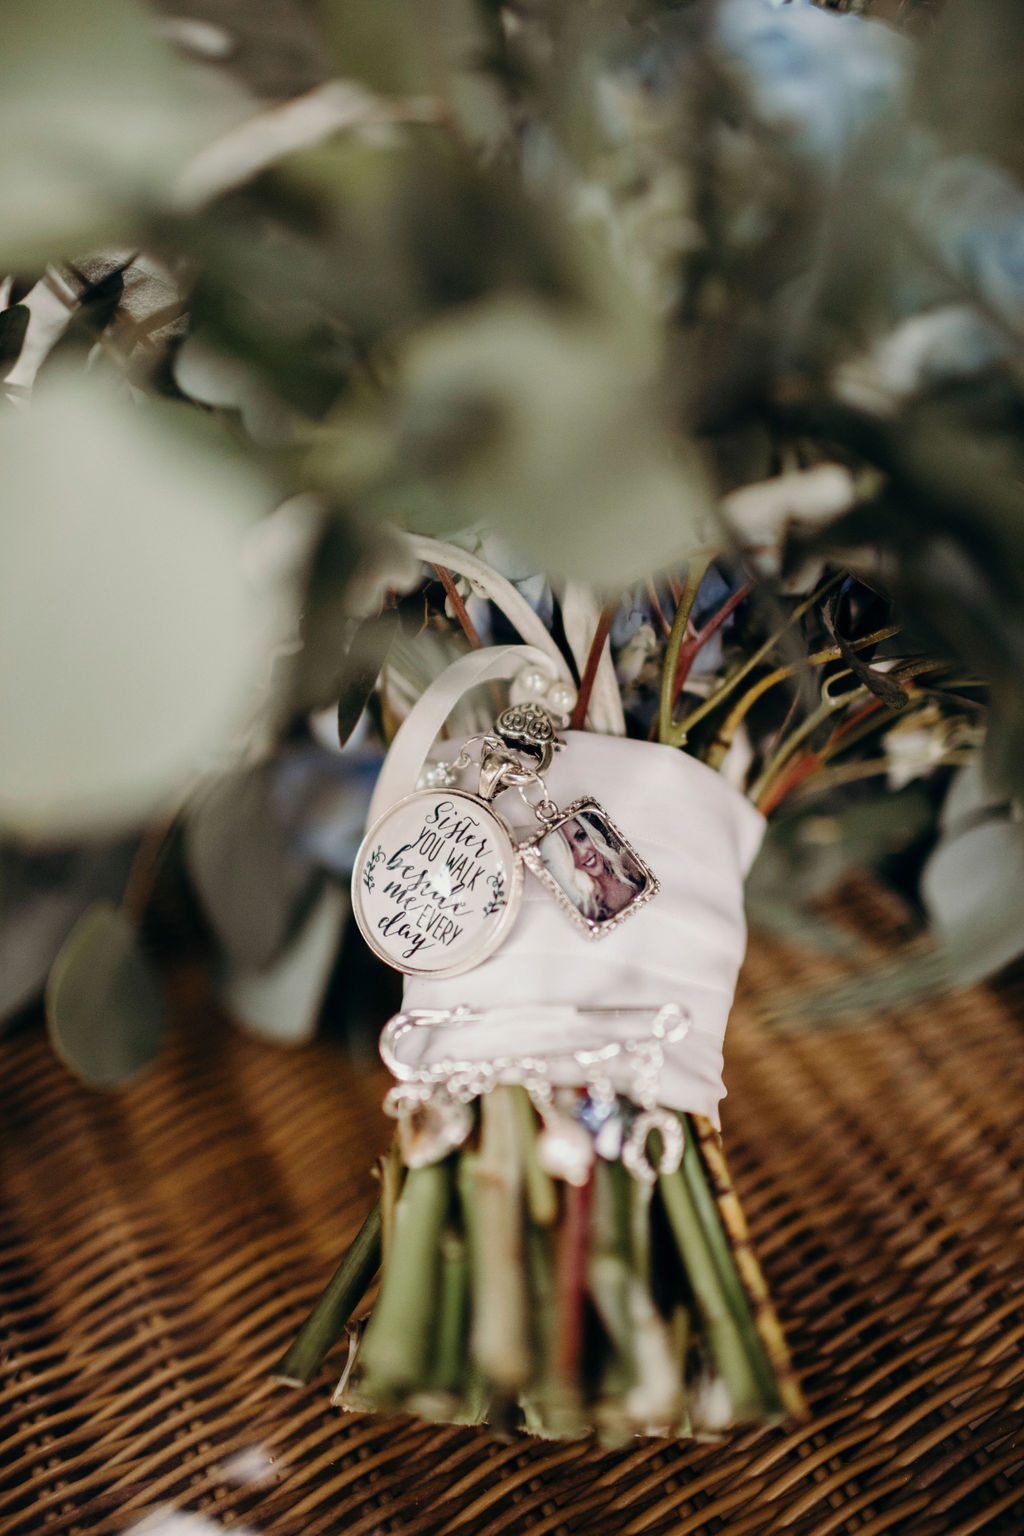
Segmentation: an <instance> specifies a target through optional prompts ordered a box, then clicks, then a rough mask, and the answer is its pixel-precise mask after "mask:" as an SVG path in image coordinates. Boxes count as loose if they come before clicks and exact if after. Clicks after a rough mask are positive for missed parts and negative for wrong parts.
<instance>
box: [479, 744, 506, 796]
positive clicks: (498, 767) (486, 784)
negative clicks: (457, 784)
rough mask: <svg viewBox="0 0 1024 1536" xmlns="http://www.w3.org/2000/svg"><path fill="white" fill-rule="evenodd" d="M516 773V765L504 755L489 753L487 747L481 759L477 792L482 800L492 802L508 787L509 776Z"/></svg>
mask: <svg viewBox="0 0 1024 1536" xmlns="http://www.w3.org/2000/svg"><path fill="white" fill-rule="evenodd" d="M514 771H515V763H514V762H512V760H511V759H510V758H509V757H508V756H507V755H506V754H505V753H504V752H495V751H488V750H487V749H486V747H485V749H484V751H483V753H482V754H481V757H480V777H479V779H478V780H477V787H476V792H477V794H478V795H479V796H480V799H481V800H486V801H488V802H490V801H491V800H493V799H494V797H495V795H496V794H498V793H499V792H500V791H501V790H502V789H505V788H507V786H508V776H509V773H510V772H514Z"/></svg>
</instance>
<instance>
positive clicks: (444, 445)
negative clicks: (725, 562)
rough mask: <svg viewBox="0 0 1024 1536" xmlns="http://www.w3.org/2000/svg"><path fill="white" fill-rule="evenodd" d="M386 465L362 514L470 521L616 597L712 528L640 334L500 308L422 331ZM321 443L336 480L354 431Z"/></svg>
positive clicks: (533, 306) (515, 304) (345, 469)
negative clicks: (662, 411)
mask: <svg viewBox="0 0 1024 1536" xmlns="http://www.w3.org/2000/svg"><path fill="white" fill-rule="evenodd" d="M391 430H392V434H393V437H392V443H393V449H392V451H393V468H392V470H391V472H390V473H389V474H387V475H385V476H384V477H383V480H382V482H381V484H380V485H379V487H377V488H375V489H371V490H370V491H369V492H368V493H367V494H366V495H365V497H364V500H363V503H362V505H363V507H364V510H366V511H367V512H368V513H371V514H373V515H376V516H378V517H380V518H382V519H383V518H388V519H397V520H401V521H403V522H405V523H406V525H407V526H410V527H412V528H414V529H416V530H417V531H419V532H424V533H430V534H450V533H451V532H453V531H454V530H456V529H458V528H460V527H465V526H467V525H469V524H474V523H478V522H479V523H483V524H485V525H486V526H488V527H490V528H493V529H495V530H496V531H498V532H500V533H504V534H506V535H508V536H509V537H510V538H513V539H514V540H515V542H516V543H517V545H520V546H522V547H524V548H525V549H527V550H528V551H529V552H530V553H531V554H533V555H534V556H535V557H536V559H537V562H538V564H539V565H540V566H542V567H544V568H545V569H550V570H554V571H561V572H571V573H573V574H574V575H576V576H578V577H579V578H580V579H586V580H589V581H592V582H593V583H595V584H597V585H599V586H601V585H607V586H614V587H615V588H616V590H619V589H621V587H622V586H623V585H624V584H625V583H627V582H628V581H629V580H631V579H633V578H634V577H636V576H638V575H640V574H643V573H646V572H648V571H650V570H653V569H657V568H658V567H660V566H666V565H670V564H673V563H677V562H678V561H680V560H681V559H682V558H684V557H685V555H686V554H687V552H688V551H689V550H691V549H692V548H693V547H694V546H696V545H698V544H700V543H701V542H704V541H706V540H707V538H708V537H709V536H710V534H711V533H712V531H713V509H712V503H711V498H710V492H709V488H708V482H707V478H706V475H705V471H704V468H703V466H702V464H701V461H700V459H699V456H698V455H697V452H696V450H695V449H694V448H693V446H692V445H690V444H688V443H686V442H685V441H679V442H677V441H673V440H672V439H670V437H669V435H668V433H667V432H665V431H663V430H662V427H661V425H660V422H659V401H658V398H657V394H656V391H655V389H654V385H653V380H652V377H651V365H650V358H649V355H648V353H647V350H646V346H645V343H644V339H643V336H642V335H639V336H634V335H632V334H631V333H630V332H628V331H627V330H624V329H619V328H618V327H617V326H613V325H611V324H610V323H606V322H604V321H601V320H598V319H596V318H590V319H585V318H580V317H578V316H570V315H568V314H566V313H563V312H561V311H559V310H557V309H554V308H548V307H545V306H543V305H541V304H539V303H537V302H535V301H532V300H526V299H515V298H500V299H496V300H492V301H490V302H488V303H485V304H481V305H477V306H472V307H468V308H466V309H463V310H461V311H460V312H458V313H457V314H455V315H453V316H451V317H450V318H446V319H444V320H442V321H438V322H435V323H434V324H433V325H430V326H427V327H424V328H423V329H422V330H421V331H420V332H419V333H418V334H417V335H416V336H415V338H414V339H413V340H412V341H411V342H410V344H409V345H408V347H407V348H406V351H405V355H404V358H403V363H402V368H401V374H400V389H399V396H398V403H397V406H396V408H395V413H394V416H393V419H392V423H391ZM338 432H339V436H338V438H337V440H336V441H335V443H334V444H333V445H332V444H331V442H330V440H329V439H327V440H326V441H325V442H324V443H323V445H322V448H321V456H320V460H319V462H320V465H321V467H322V470H323V472H324V473H325V476H326V477H327V478H328V481H329V482H330V481H332V480H333V481H334V483H335V484H341V485H345V484H346V483H347V477H348V475H349V473H350V469H351V464H350V459H349V454H350V452H351V446H352V437H351V435H350V423H349V422H348V420H347V419H346V417H345V416H344V415H342V416H341V417H340V419H339V421H338Z"/></svg>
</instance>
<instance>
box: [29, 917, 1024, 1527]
mask: <svg viewBox="0 0 1024 1536" xmlns="http://www.w3.org/2000/svg"><path fill="white" fill-rule="evenodd" d="M876 915H877V917H879V918H883V917H884V916H885V914H884V913H882V912H879V913H877V914H876ZM801 967H802V969H801ZM809 974H810V970H809V967H808V965H807V963H806V962H802V963H801V962H797V961H796V960H795V958H794V956H793V955H792V954H789V955H787V954H784V953H782V952H780V950H779V949H778V948H777V947H767V946H765V945H764V944H762V943H754V944H753V946H752V948H751V953H750V956H749V958H748V963H747V966H746V969H745V972H744V979H743V990H742V997H741V1003H740V1006H739V1008H738V1010H737V1014H736V1017H735V1020H734V1024H733V1026H732V1027H731V1029H730V1037H729V1047H728V1081H729V1085H730V1097H729V1100H728V1104H727V1114H726V1118H725V1136H726V1147H727V1150H728V1152H729V1155H730V1162H731V1166H732V1172H733V1176H734V1179H735V1182H736V1185H737V1188H738V1190H739V1193H740V1196H741V1198H742V1199H743V1202H744V1205H745V1209H746V1213H747V1217H748V1220H749V1222H750V1226H751V1229H752V1234H753V1237H754V1241H755V1244H756V1246H757V1249H758V1251H759V1254H760V1257H761V1259H762V1262H763V1264H764V1268H765V1270H766V1273H767V1276H768V1279H769V1282H770V1283H771V1285H772V1287H773V1289H774V1293H775V1296H776V1300H777V1302H778V1305H779V1310H780V1313H781V1315H782V1318H783V1321H784V1323H785V1324H786V1326H787V1329H788V1334H789V1338H790V1343H791V1344H792V1346H793V1349H794V1353H795V1357H796V1364H797V1368H798V1370H799V1372H800V1374H801V1376H802V1379H803V1382H804V1385H805V1388H806V1390H807V1393H808V1396H809V1398H810V1401H811V1405H812V1409H813V1412H814V1417H813V1419H812V1421H811V1422H810V1423H809V1424H807V1425H805V1426H802V1427H800V1428H799V1429H796V1430H793V1431H791V1432H789V1433H785V1432H782V1431H772V1432H768V1433H760V1434H757V1435H754V1434H750V1435H745V1436H738V1437H735V1438H733V1439H731V1440H730V1441H729V1442H728V1443H726V1444H723V1445H699V1446H698V1445H690V1444H679V1445H676V1444H668V1445H666V1444H664V1443H660V1442H658V1443H656V1442H642V1441H638V1442H637V1443H636V1445H635V1446H634V1447H633V1448H630V1449H628V1450H623V1451H615V1452H605V1451H600V1450H595V1449H592V1448H589V1447H581V1446H579V1445H572V1444H570V1445H566V1444H558V1445H551V1444H545V1443H540V1442H519V1443H517V1444H513V1445H499V1444H495V1443H494V1442H492V1441H491V1440H490V1439H489V1438H488V1437H487V1436H486V1435H485V1434H483V1433H482V1432H479V1431H476V1430H461V1429H450V1428H446V1429H432V1428H430V1427H428V1426H425V1425H422V1424H420V1423H416V1422H413V1421H411V1420H408V1419H396V1420H390V1421H389V1420H379V1419H374V1418H366V1417H361V1416H353V1417H344V1416H340V1415H339V1414H338V1412H337V1411H336V1410H334V1409H332V1408H330V1406H329V1405H328V1397H329V1393H330V1376H329V1374H328V1373H327V1372H325V1374H324V1376H323V1377H322V1378H321V1380H320V1381H319V1382H318V1383H317V1384H315V1386H314V1387H312V1388H310V1389H308V1390H307V1391H304V1392H301V1393H291V1392H288V1391H287V1390H286V1389H282V1388H275V1387H270V1386H268V1385H267V1384H266V1382H265V1380H264V1372H265V1371H266V1369H267V1368H268V1367H269V1366H270V1365H271V1364H272V1362H273V1361H274V1359H275V1358H276V1357H277V1355H278V1354H279V1352H280V1350H281V1349H282V1347H283V1346H284V1344H285V1343H286V1342H287V1341H288V1340H289V1338H290V1336H291V1334H292V1331H293V1329H294V1328H295V1326H296V1325H297V1323H298V1322H299V1321H300V1320H301V1317H302V1315H303V1313H304V1310H305V1308H306V1307H307V1306H308V1305H309V1304H310V1303H311V1302H312V1300H313V1299H314V1297H315V1295H316V1294H317V1292H318V1289H319V1287H320V1286H321V1284H322V1282H323V1281H324V1279H325V1278H326V1275H327V1274H328V1273H329V1272H330V1270H331V1269H332V1268H333V1265H334V1263H335V1261H336V1258H337V1255H338V1252H339V1251H340V1249H341V1247H342V1246H343V1244H344V1243H345V1242H346V1241H347V1239H348V1238H349V1237H350V1236H351V1235H352V1234H353V1233H354V1231H355V1229H356V1227H357V1226H358V1224H359V1221H360V1219H361V1216H362V1214H363V1212H364V1210H365V1207H366V1205H367V1204H368V1203H369V1201H370V1199H371V1198H372V1185H371V1182H370V1179H369V1177H368V1174H367V1172H366V1169H367V1165H368V1164H369V1162H370V1160H371V1158H372V1157H373V1155H374V1154H375V1152H376V1151H377V1150H378V1149H379V1148H380V1147H381V1146H383V1145H384V1143H385V1140H386V1137H387V1134H388V1128H387V1125H386V1122H385V1121H384V1120H383V1117H382V1116H381V1115H380V1112H379V1109H378V1100H379V1094H380V1090H381V1086H382V1084H381V1080H380V1077H379V1076H378V1075H377V1074H376V1072H374V1071H371V1070H369V1069H363V1070H360V1069H358V1068H355V1067H353V1066H351V1065H350V1064H349V1063H348V1062H347V1061H346V1060H345V1058H344V1057H342V1056H341V1055H340V1053H338V1052H337V1051H336V1050H335V1049H334V1048H332V1047H331V1046H330V1045H326V1044H325V1045H319V1046H316V1047H314V1048H312V1049H310V1050H306V1051H303V1052H300V1053H296V1054H282V1053H280V1052H279V1051H276V1050H274V1049H272V1048H269V1047H262V1046H259V1045H256V1044H254V1043H252V1042H249V1041H245V1040H243V1039H242V1038H241V1037H239V1036H237V1035H235V1034H234V1033H233V1032H231V1031H230V1030H228V1029H227V1028H225V1027H222V1026H221V1025H220V1024H219V1023H215V1022H214V1021H212V1020H211V1018H210V1016H209V1013H208V1011H207V1009H206V1008H205V1005H204V1003H203V999H202V995H201V993H200V992H199V990H198V988H196V987H194V986H193V987H191V988H190V987H189V986H187V985H186V986H183V988H182V997H181V999H180V1003H181V1014H182V1017H183V1020H184V1023H183V1027H182V1036H183V1038H182V1040H181V1043H180V1046H179V1048H178V1051H177V1053H176V1054H175V1055H173V1057H172V1058H171V1059H169V1060H168V1061H167V1063H166V1065H165V1066H164V1067H163V1068H162V1070H161V1071H160V1072H159V1073H158V1074H156V1075H155V1076H153V1077H152V1078H151V1079H149V1080H148V1081H147V1082H145V1083H143V1084H141V1085H140V1086H138V1087H137V1088H135V1089H134V1090H132V1091H131V1092H130V1093H128V1094H127V1095H125V1096H124V1097H121V1098H117V1099H110V1098H106V1097H103V1096H100V1095H96V1094H92V1093H89V1092H87V1091H84V1090H82V1089H79V1088H77V1087H76V1086H75V1085H74V1084H73V1083H72V1082H71V1081H70V1080H69V1079H68V1077H67V1076H66V1074H65V1073H64V1072H63V1071H62V1070H61V1069H60V1068H59V1067H58V1066H56V1065H55V1064H54V1062H53V1061H52V1059H51V1057H50V1056H49V1054H48V1051H47V1049H46V1047H45V1046H44V1044H43V1042H42V1041H41V1040H39V1039H38V1038H36V1037H32V1036H24V1037H21V1038H18V1039H15V1040H13V1041H9V1042H7V1043H6V1044H5V1045H4V1046H3V1047H2V1051H0V1055H2V1074H0V1096H2V1102H3V1133H2V1134H3V1140H2V1142H0V1146H2V1148H3V1152H2V1220H3V1243H4V1257H3V1281H2V1285H3V1317H2V1322H3V1352H2V1356H0V1371H2V1378H0V1379H2V1399H0V1403H2V1413H3V1457H2V1461H0V1532H3V1533H4V1536H36V1533H38V1532H42V1531H51V1532H62V1533H72V1532H88V1533H95V1536H104V1533H113V1532H117V1531H121V1530H124V1529H125V1527H126V1526H128V1525H130V1524H131V1522H132V1520H133V1518H135V1517H137V1516H139V1515H141V1514H142V1513H143V1512H145V1511H146V1510H148V1509H151V1508H153V1507H154V1506H158V1505H160V1504H161V1503H170V1504H174V1505H176V1506H177V1507H180V1508H182V1509H187V1510H193V1511H203V1512H205V1513H206V1514H207V1515H209V1516H210V1517H211V1518H215V1519H216V1520H217V1521H218V1522H221V1523H223V1525H224V1527H225V1528H231V1527H232V1526H238V1525H245V1526H246V1527H248V1528H251V1529H252V1530H254V1531H257V1532H261V1533H265V1536H318V1533H324V1536H329V1533H330V1536H333V1533H337V1536H341V1533H344V1536H399V1533H400V1536H449V1533H451V1536H455V1533H459V1536H499V1533H502V1536H504V1533H514V1536H515V1533H520V1532H523V1533H525V1532H529V1533H531V1536H569V1533H583V1532H586V1533H587V1536H606V1533H607V1536H611V1533H615V1536H641V1533H645V1536H669V1533H671V1536H684V1533H689V1532H694V1533H696V1532H708V1533H714V1532H728V1533H735V1536H760V1533H762V1532H775V1531H780V1532H781V1531H786V1532H795V1533H797V1536H812V1533H813V1536H829V1533H842V1536H846V1533H850V1536H852V1533H854V1532H856V1533H858V1536H876V1533H879V1532H898V1533H906V1532H910V1533H919V1536H940V1533H941V1536H967V1533H968V1532H973V1531H981V1530H984V1531H987V1532H1005V1533H1010V1532H1013V1533H1019V1532H1020V1531H1022V1530H1024V1456H1022V1453H1021V1451H1020V1450H1019V1449H1018V1445H1017V1436H1018V1431H1019V1429H1020V1426H1021V1424H1022V1422H1024V1353H1022V1343H1024V1306H1022V1296H1021V1292H1022V1289H1024V1267H1022V1265H1021V1247H1022V1238H1021V1229H1022V1224H1024V1193H1022V1190H1021V1178H1020V1163H1021V1156H1022V1153H1021V1142H1020V1138H1019V1136H1018V1134H1017V1121H1018V1117H1019V1109H1020V1104H1021V1101H1022V1100H1021V1090H1022V1086H1024V1084H1022V1078H1024V1063H1022V1058H1021V1052H1020V1034H1021V1031H1020V1023H1019V1017H1018V1016H1015V1014H1016V1010H1015V1009H1014V1008H1011V1007H1010V1006H1009V1005H1008V1003H1007V1000H1006V995H1005V994H1004V995H1003V996H1002V997H998V996H996V995H994V994H993V993H990V992H984V991H977V992H973V993H970V994H967V995H965V996H961V997H960V998H958V999H956V1000H954V1001H948V1002H944V1003H943V1004H942V1005H941V1006H928V1007H919V1008H916V1009H914V1010H909V1011H907V1012H906V1013H904V1014H903V1015H901V1017H900V1018H899V1020H898V1021H895V1022H887V1023H885V1024H884V1025H883V1024H877V1025H871V1026H869V1027H861V1028H859V1029H847V1030H844V1031H838V1030H837V1031H834V1032H832V1033H830V1034H829V1035H828V1036H827V1037H826V1038H822V1037H821V1036H813V1037H808V1036H800V1037H777V1036H773V1035H771V1034H769V1032H768V1031H767V1029H766V1028H765V1026H764V1025H763V1024H762V1023H759V1022H758V1018H759V1009H758V1008H757V1007H756V1006H755V1001H756V999H758V998H764V997H771V996H773V995H775V994H777V992H778V991H779V989H781V988H783V987H788V986H791V985H793V983H794V982H795V981H797V980H799V979H800V978H801V975H803V976H804V977H807V976H808V975H809ZM333 1364H334V1362H333V1361H332V1366H333ZM253 1445H259V1446H261V1447H263V1448H265V1450H266V1451H268V1452H269V1453H270V1455H271V1456H272V1457H273V1458H274V1462H273V1468H272V1474H271V1477H270V1480H268V1481H264V1482H262V1483H259V1484H254V1483H248V1484H245V1483H243V1484H237V1483H234V1482H232V1481H231V1480H230V1476H229V1471H226V1470H225V1468H226V1465H227V1467H228V1468H230V1462H231V1458H232V1457H234V1456H237V1454H238V1453H239V1452H241V1451H243V1450H244V1449H246V1448H247V1447H251V1446H253Z"/></svg>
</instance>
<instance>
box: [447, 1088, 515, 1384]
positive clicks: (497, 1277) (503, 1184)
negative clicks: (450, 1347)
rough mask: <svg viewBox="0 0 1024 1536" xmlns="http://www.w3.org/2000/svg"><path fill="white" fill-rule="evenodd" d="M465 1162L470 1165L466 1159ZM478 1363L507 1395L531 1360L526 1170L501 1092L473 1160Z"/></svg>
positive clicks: (484, 1121)
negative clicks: (525, 1240) (525, 1246)
mask: <svg viewBox="0 0 1024 1536" xmlns="http://www.w3.org/2000/svg"><path fill="white" fill-rule="evenodd" d="M461 1161H462V1162H463V1164H465V1162H466V1161H467V1158H466V1157H463V1158H462V1160H461ZM473 1174H474V1182H475V1193H476V1199H475V1207H476V1227H477V1240H476V1242H475V1243H474V1244H473V1248H474V1250H475V1251H474V1252H473V1258H472V1273H473V1322H472V1334H471V1338H472V1352H473V1358H474V1359H475V1361H476V1363H477V1364H478V1365H479V1367H480V1369H481V1370H482V1371H483V1372H484V1374H485V1375H486V1376H487V1378H488V1379H489V1380H490V1381H492V1382H494V1384H495V1386H497V1387H498V1388H500V1389H501V1391H502V1392H513V1391H515V1390H517V1389H518V1388H519V1387H521V1386H524V1385H525V1383H526V1382H527V1380H528V1379H529V1376H530V1367H531V1356H530V1346H529V1329H528V1322H527V1310H526V1289H525V1283H524V1281H525V1270H524V1256H523V1187H522V1166H521V1162H520V1157H519V1146H518V1140H517V1136H516V1114H515V1104H514V1100H513V1099H512V1098H511V1096H510V1095H509V1092H508V1089H507V1088H495V1089H493V1090H492V1091H491V1092H490V1093H488V1094H485V1095H484V1096H483V1098H482V1099H481V1101H480V1151H479V1153H478V1154H477V1155H476V1157H475V1159H474V1166H473Z"/></svg>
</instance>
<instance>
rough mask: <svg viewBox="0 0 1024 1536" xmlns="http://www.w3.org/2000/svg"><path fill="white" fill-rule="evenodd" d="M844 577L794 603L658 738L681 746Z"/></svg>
mask: <svg viewBox="0 0 1024 1536" xmlns="http://www.w3.org/2000/svg"><path fill="white" fill-rule="evenodd" d="M844 579H845V572H843V571H838V572H837V573H836V575H834V576H830V577H829V578H828V579H827V580H826V581H823V582H822V583H821V585H820V586H819V587H817V588H816V589H815V591H813V592H812V593H811V595H810V597H806V598H804V600H803V602H802V603H798V604H797V605H796V607H795V608H794V609H793V612H792V613H791V614H790V615H789V617H788V618H787V619H786V622H785V623H784V624H782V625H781V626H780V627H779V628H778V629H777V630H775V631H774V633H773V634H771V635H769V636H768V639H767V640H766V641H765V642H764V644H763V645H761V646H759V647H758V649H757V650H756V651H753V652H752V653H751V655H749V656H748V657H747V659H746V661H745V662H743V663H742V665H741V666H738V667H737V668H736V670H735V671H734V672H732V673H731V674H730V675H729V676H728V677H727V678H726V679H725V681H724V682H723V683H722V685H721V687H720V688H718V689H716V690H715V692H714V693H712V694H709V695H708V697H707V698H706V699H703V700H702V701H701V703H700V704H698V705H697V707H696V709H693V710H691V711H690V713H689V714H688V715H687V716H686V717H685V719H683V720H680V721H679V722H678V723H673V722H672V721H671V717H670V719H669V726H670V729H669V730H668V732H667V734H666V735H664V736H663V737H662V738H661V739H662V740H663V741H666V742H668V744H669V745H670V746H673V747H681V746H683V745H684V744H685V742H686V739H687V737H688V736H689V734H690V732H691V731H692V729H693V727H694V726H695V725H696V724H697V722H698V721H700V720H703V719H704V717H705V716H706V715H710V714H711V712H712V710H715V709H717V708H718V706H719V704H721V703H722V702H723V701H724V700H725V699H727V698H728V697H729V695H730V694H731V693H733V692H734V691H735V689H736V688H737V687H738V686H739V684H740V683H741V682H742V681H743V679H744V678H745V677H749V675H750V673H751V672H753V670H754V668H755V667H759V666H760V665H761V663H762V661H764V660H765V658H766V657H767V656H769V655H770V654H771V653H772V651H773V650H774V649H775V647H776V646H777V645H778V643H779V641H780V640H781V639H782V637H783V636H784V635H785V633H786V631H787V630H788V629H791V628H792V626H793V625H794V624H795V623H796V622H797V621H798V620H799V619H802V618H803V616H804V614H806V613H809V612H810V610H811V609H812V608H813V607H814V606H815V604H816V603H820V602H821V599H822V598H823V597H824V596H825V594H826V592H829V591H831V589H832V588H833V587H834V586H835V585H836V584H837V583H838V582H840V581H843V580H844Z"/></svg>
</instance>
